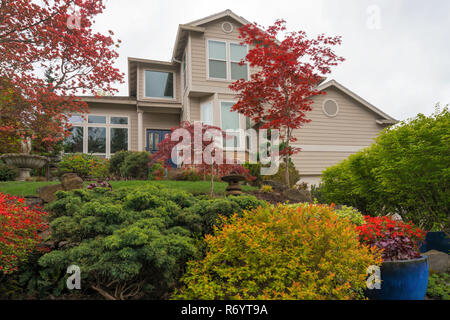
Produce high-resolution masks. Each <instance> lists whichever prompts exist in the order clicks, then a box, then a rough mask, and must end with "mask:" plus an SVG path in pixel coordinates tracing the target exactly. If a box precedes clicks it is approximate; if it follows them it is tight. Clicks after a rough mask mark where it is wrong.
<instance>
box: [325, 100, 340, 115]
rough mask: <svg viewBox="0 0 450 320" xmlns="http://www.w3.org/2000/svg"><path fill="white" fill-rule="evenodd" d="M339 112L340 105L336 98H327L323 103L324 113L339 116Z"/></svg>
mask: <svg viewBox="0 0 450 320" xmlns="http://www.w3.org/2000/svg"><path fill="white" fill-rule="evenodd" d="M338 112H339V106H338V104H337V103H336V101H334V100H325V102H324V103H323V113H325V114H326V115H327V116H329V117H335V116H337V114H338Z"/></svg>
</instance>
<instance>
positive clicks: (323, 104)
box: [322, 98, 339, 118]
mask: <svg viewBox="0 0 450 320" xmlns="http://www.w3.org/2000/svg"><path fill="white" fill-rule="evenodd" d="M328 101H333V102H334V103H336V107H337V109H336V114H329V113H328V112H327V111H326V110H325V103H326V102H328ZM322 111H323V113H324V114H325V115H326V116H327V117H330V118H334V117H336V116H337V115H338V114H339V103H337V101H336V100H334V99H330V98H327V99H325V100H324V101H323V103H322Z"/></svg>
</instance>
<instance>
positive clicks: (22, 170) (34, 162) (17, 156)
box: [0, 138, 49, 181]
mask: <svg viewBox="0 0 450 320" xmlns="http://www.w3.org/2000/svg"><path fill="white" fill-rule="evenodd" d="M21 145H22V148H21V153H6V154H3V155H1V156H0V159H1V160H3V161H4V162H5V163H6V164H7V165H10V166H13V167H16V168H18V169H19V177H18V178H17V180H18V181H25V180H27V179H28V178H30V172H31V170H32V169H40V168H42V167H43V166H44V165H46V164H47V163H48V161H49V159H48V158H47V157H43V156H38V155H35V154H30V152H31V140H30V139H29V138H28V139H25V140H24V141H22V143H21Z"/></svg>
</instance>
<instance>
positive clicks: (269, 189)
mask: <svg viewBox="0 0 450 320" xmlns="http://www.w3.org/2000/svg"><path fill="white" fill-rule="evenodd" d="M261 192H264V193H271V192H273V188H272V186H269V185H267V184H263V185H262V186H261Z"/></svg>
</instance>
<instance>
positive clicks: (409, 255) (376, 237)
mask: <svg viewBox="0 0 450 320" xmlns="http://www.w3.org/2000/svg"><path fill="white" fill-rule="evenodd" d="M364 220H365V224H363V225H362V226H358V227H357V230H358V231H359V238H360V241H361V242H362V243H364V244H367V245H371V246H376V247H378V248H379V249H381V250H382V255H381V256H382V258H383V260H384V261H396V260H410V259H416V258H419V257H420V251H419V241H423V240H424V239H425V234H426V232H425V231H422V230H420V229H419V228H418V227H416V226H415V225H414V224H413V223H412V222H406V223H405V222H402V221H396V220H392V219H390V218H389V217H371V216H364Z"/></svg>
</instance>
